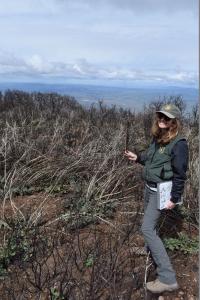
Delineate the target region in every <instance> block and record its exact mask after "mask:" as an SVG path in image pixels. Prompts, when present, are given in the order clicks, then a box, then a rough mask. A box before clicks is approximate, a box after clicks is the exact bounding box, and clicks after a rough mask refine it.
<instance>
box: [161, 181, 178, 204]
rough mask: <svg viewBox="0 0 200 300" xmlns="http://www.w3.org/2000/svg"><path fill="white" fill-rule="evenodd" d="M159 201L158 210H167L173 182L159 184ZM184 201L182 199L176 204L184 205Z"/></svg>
mask: <svg viewBox="0 0 200 300" xmlns="http://www.w3.org/2000/svg"><path fill="white" fill-rule="evenodd" d="M157 189H158V190H157V197H158V198H157V200H158V206H157V207H158V209H160V210H161V209H164V208H166V204H167V202H168V201H169V200H170V199H171V190H172V181H165V182H159V183H158V184H157ZM182 203H183V201H182V199H181V201H180V202H178V203H176V204H182Z"/></svg>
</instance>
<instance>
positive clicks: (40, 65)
mask: <svg viewBox="0 0 200 300" xmlns="http://www.w3.org/2000/svg"><path fill="white" fill-rule="evenodd" d="M16 74H17V75H18V78H20V76H22V75H23V76H26V77H27V78H28V77H31V78H45V79H48V78H49V79H51V78H55V79H56V78H63V79H66V80H67V79H68V80H70V79H79V80H82V79H83V80H97V81H98V80H107V81H109V80H110V81H113V80H119V81H126V80H129V81H133V82H134V81H143V82H144V83H145V82H148V81H151V82H155V83H156V82H159V83H160V82H161V83H169V84H177V85H178V84H187V85H188V84H189V85H196V84H197V81H198V75H197V74H196V73H195V72H188V71H186V70H180V69H179V70H178V71H177V70H154V71H148V70H142V69H141V70H138V69H134V68H128V67H127V68H125V67H119V66H101V67H99V66H98V65H95V64H91V63H89V62H88V61H86V60H85V59H79V60H77V61H75V62H59V61H57V62H56V61H54V62H52V61H47V60H46V59H44V58H43V57H41V56H40V55H38V54H34V55H32V56H30V57H29V58H26V59H22V58H18V57H16V56H14V55H12V54H11V53H7V54H6V53H5V52H0V75H1V77H3V76H5V77H6V76H8V75H13V76H15V75H16Z"/></svg>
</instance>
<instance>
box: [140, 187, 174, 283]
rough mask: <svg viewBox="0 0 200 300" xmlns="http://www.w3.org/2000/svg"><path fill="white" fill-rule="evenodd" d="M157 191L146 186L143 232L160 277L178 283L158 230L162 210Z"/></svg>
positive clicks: (164, 280) (165, 281)
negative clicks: (158, 204)
mask: <svg viewBox="0 0 200 300" xmlns="http://www.w3.org/2000/svg"><path fill="white" fill-rule="evenodd" d="M156 198H157V192H155V191H152V190H150V189H149V188H148V187H145V191H144V212H145V213H144V219H143V224H142V227H141V229H142V233H143V236H144V239H145V243H146V245H147V247H148V248H149V250H150V252H151V255H152V257H153V260H154V262H155V263H156V265H157V274H158V279H159V280H160V281H161V282H163V283H166V284H173V283H176V274H175V272H174V270H173V268H172V265H171V263H170V260H169V257H168V254H167V252H166V250H165V247H164V245H163V243H162V240H161V239H160V238H159V236H158V235H157V232H156V225H157V221H158V219H159V217H160V214H161V212H160V210H158V209H157V199H156Z"/></svg>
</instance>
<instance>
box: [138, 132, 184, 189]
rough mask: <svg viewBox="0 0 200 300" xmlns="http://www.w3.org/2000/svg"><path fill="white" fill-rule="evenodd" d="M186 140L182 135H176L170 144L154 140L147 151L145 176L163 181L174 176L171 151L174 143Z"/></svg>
mask: <svg viewBox="0 0 200 300" xmlns="http://www.w3.org/2000/svg"><path fill="white" fill-rule="evenodd" d="M180 140H185V138H184V137H182V136H179V135H178V136H176V137H175V138H174V139H173V140H172V141H171V142H170V143H169V144H166V145H165V146H161V145H159V144H158V143H156V141H155V140H154V141H153V142H152V143H151V144H150V146H149V148H148V149H147V151H146V153H145V161H144V165H145V166H144V169H143V178H144V179H145V180H146V181H150V182H155V183H158V182H162V181H166V180H170V179H172V177H173V171H172V165H171V151H172V148H173V147H174V145H175V144H176V143H177V142H178V141H180Z"/></svg>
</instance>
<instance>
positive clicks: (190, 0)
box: [55, 0, 198, 15]
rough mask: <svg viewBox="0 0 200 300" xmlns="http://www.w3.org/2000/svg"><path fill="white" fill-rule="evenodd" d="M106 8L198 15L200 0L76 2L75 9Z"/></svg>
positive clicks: (61, 0)
mask: <svg viewBox="0 0 200 300" xmlns="http://www.w3.org/2000/svg"><path fill="white" fill-rule="evenodd" d="M55 1H56V2H57V3H59V4H67V5H71V4H72V2H73V1H72V0H55ZM78 5H80V6H81V7H87V8H89V7H92V8H95V7H97V6H98V7H105V6H111V7H115V8H119V9H128V10H131V11H134V12H137V13H138V12H141V13H144V12H146V13H152V12H165V13H174V12H178V11H191V12H193V13H195V14H196V15H197V11H198V0H98V1H94V0H76V5H75V6H74V7H78Z"/></svg>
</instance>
